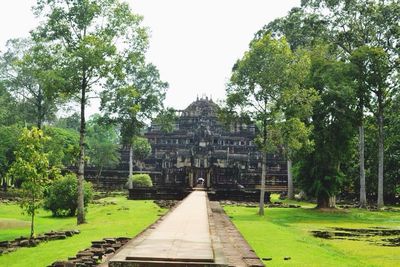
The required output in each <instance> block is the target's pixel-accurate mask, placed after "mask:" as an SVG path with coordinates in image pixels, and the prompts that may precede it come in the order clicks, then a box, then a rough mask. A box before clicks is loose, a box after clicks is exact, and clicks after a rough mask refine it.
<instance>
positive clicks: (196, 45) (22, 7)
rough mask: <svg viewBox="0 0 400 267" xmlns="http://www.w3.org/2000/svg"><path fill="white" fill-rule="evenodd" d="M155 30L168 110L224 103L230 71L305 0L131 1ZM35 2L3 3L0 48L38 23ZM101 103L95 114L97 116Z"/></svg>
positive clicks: (153, 51) (154, 48) (155, 59)
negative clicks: (208, 100)
mask: <svg viewBox="0 0 400 267" xmlns="http://www.w3.org/2000/svg"><path fill="white" fill-rule="evenodd" d="M127 2H129V3H130V4H131V7H132V9H133V11H134V12H135V13H138V14H141V15H143V16H144V22H143V24H144V25H145V26H147V27H149V28H150V30H151V39H150V50H149V52H148V57H147V58H148V61H150V62H152V63H154V64H155V65H156V66H157V67H158V69H159V70H160V74H161V78H162V79H163V80H164V81H167V82H168V83H169V85H170V88H169V89H168V93H167V98H166V102H165V104H166V106H171V107H174V108H177V109H183V108H185V107H186V106H187V105H189V104H190V103H191V102H192V101H193V100H195V99H196V96H197V95H199V96H202V95H203V94H205V95H207V96H211V95H212V98H213V99H214V100H218V99H223V98H224V95H225V84H226V82H227V80H228V78H229V76H230V72H231V68H232V66H233V64H234V63H235V62H236V60H237V59H238V58H240V57H241V56H242V55H243V53H244V51H246V50H247V48H248V44H249V42H250V40H251V39H252V38H253V36H254V33H255V32H257V31H258V30H259V29H261V27H262V26H264V25H265V24H267V23H268V22H270V21H272V20H273V19H275V18H278V17H281V16H284V15H286V14H287V12H288V11H289V10H290V9H291V8H292V7H295V6H299V5H300V0H129V1H127ZM34 3H35V0H1V2H0V25H1V26H0V49H3V48H4V45H5V42H6V41H7V40H8V39H10V38H16V37H25V36H28V33H29V30H31V29H32V28H34V27H35V26H36V25H37V22H36V19H35V17H34V16H33V14H32V12H31V6H32V5H33V4H34ZM96 109H97V107H96V105H95V103H94V105H93V107H92V108H91V109H90V113H94V112H96Z"/></svg>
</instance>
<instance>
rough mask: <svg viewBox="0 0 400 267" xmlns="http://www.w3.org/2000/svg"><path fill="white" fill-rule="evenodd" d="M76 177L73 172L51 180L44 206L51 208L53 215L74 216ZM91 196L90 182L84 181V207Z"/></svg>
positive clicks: (76, 199)
mask: <svg viewBox="0 0 400 267" xmlns="http://www.w3.org/2000/svg"><path fill="white" fill-rule="evenodd" d="M77 188H78V179H77V177H76V175H75V174H67V175H65V176H64V177H62V178H61V179H59V180H56V181H54V182H53V184H52V185H51V186H50V187H49V188H48V191H47V194H46V196H45V200H44V208H45V209H46V210H51V212H52V213H53V216H74V215H75V212H76V209H77V207H78V203H77V201H78V190H77ZM92 197H93V188H92V184H91V183H89V182H84V203H85V207H86V206H87V205H88V203H89V202H90V201H91V199H92Z"/></svg>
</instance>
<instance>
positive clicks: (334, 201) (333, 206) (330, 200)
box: [329, 196, 336, 208]
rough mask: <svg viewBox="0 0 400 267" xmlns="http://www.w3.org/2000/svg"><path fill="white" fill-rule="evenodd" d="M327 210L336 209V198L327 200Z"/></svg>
mask: <svg viewBox="0 0 400 267" xmlns="http://www.w3.org/2000/svg"><path fill="white" fill-rule="evenodd" d="M329 208H336V196H331V197H330V198H329Z"/></svg>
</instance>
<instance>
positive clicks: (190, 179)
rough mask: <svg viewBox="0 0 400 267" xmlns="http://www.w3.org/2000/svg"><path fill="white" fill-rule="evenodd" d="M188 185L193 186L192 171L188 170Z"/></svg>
mask: <svg viewBox="0 0 400 267" xmlns="http://www.w3.org/2000/svg"><path fill="white" fill-rule="evenodd" d="M189 187H193V171H190V172H189Z"/></svg>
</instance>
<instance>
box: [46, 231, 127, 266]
mask: <svg viewBox="0 0 400 267" xmlns="http://www.w3.org/2000/svg"><path fill="white" fill-rule="evenodd" d="M129 240H130V238H128V237H118V238H103V239H102V240H98V241H92V246H91V247H90V248H87V249H84V250H81V251H79V252H78V253H77V254H76V256H74V257H69V258H68V260H66V261H56V262H54V263H53V264H51V265H49V267H75V266H76V267H91V266H96V265H98V264H100V263H102V262H104V261H105V260H106V259H108V258H109V257H110V256H112V255H113V254H114V253H115V252H116V251H117V250H118V249H119V248H120V247H122V246H123V245H125V244H126V243H127V242H128V241H129Z"/></svg>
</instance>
